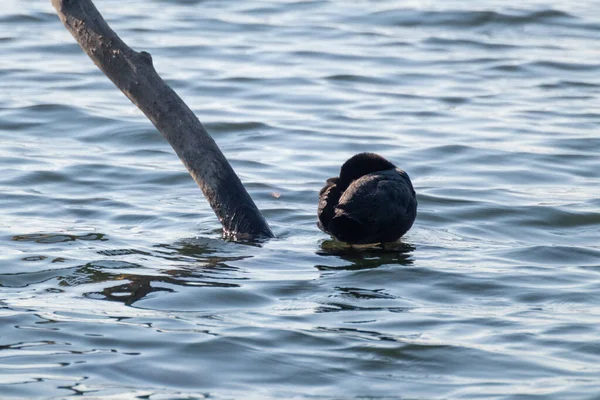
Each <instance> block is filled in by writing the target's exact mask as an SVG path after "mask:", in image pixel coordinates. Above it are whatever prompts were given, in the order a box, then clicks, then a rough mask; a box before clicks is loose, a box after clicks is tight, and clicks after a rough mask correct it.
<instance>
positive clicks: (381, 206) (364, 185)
mask: <svg viewBox="0 0 600 400" xmlns="http://www.w3.org/2000/svg"><path fill="white" fill-rule="evenodd" d="M415 215H416V198H415V194H414V189H413V187H412V184H411V183H410V180H409V179H408V176H407V175H406V174H404V175H402V174H400V173H399V172H398V171H396V170H388V171H381V172H377V173H373V174H369V175H365V176H363V177H361V178H360V179H357V180H356V181H354V182H353V183H352V184H351V185H350V186H349V187H348V189H346V191H345V192H344V193H343V195H342V196H341V198H340V200H339V204H338V205H337V207H336V209H335V215H334V219H335V220H339V221H337V222H338V223H337V225H340V226H339V228H341V230H342V231H344V230H351V231H353V232H346V233H342V234H344V235H346V234H347V235H350V236H352V237H354V236H356V237H358V236H360V237H363V238H364V239H362V242H363V243H372V242H370V240H373V238H386V237H393V236H398V237H399V236H400V235H401V234H403V233H404V232H406V231H407V230H408V229H409V228H410V226H411V225H412V222H413V221H414V218H415ZM406 226H407V227H406ZM397 232H401V233H400V234H397ZM340 239H341V238H340ZM349 239H350V240H349V241H351V238H349Z"/></svg>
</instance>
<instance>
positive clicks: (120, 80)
mask: <svg viewBox="0 0 600 400" xmlns="http://www.w3.org/2000/svg"><path fill="white" fill-rule="evenodd" d="M52 5H53V6H54V8H55V9H56V11H57V12H58V16H59V17H60V19H61V21H62V22H63V24H64V25H65V27H66V28H67V29H68V30H69V32H71V34H72V35H73V37H74V38H75V40H77V42H78V43H79V45H80V46H81V48H82V49H83V51H84V52H85V53H86V54H87V55H88V56H89V57H90V58H91V59H92V61H94V64H96V66H97V67H98V68H100V70H102V72H104V74H105V75H106V76H107V77H108V78H109V79H110V80H111V81H112V82H113V83H114V84H115V85H116V86H117V87H118V88H119V89H121V91H122V92H123V93H124V94H125V95H126V96H127V97H128V98H129V99H130V100H131V101H132V102H133V104H135V105H136V106H137V107H138V108H139V109H140V110H142V112H143V113H144V114H145V115H146V117H148V119H149V120H150V121H152V123H153V124H154V126H156V128H157V129H158V130H159V131H160V133H162V135H163V136H164V137H165V139H167V141H168V142H169V144H170V145H171V146H172V147H173V149H174V150H175V153H177V155H178V156H179V158H180V159H181V161H182V162H183V164H184V165H185V166H186V168H187V169H188V171H189V173H190V175H191V176H192V178H194V180H195V181H196V183H197V184H198V186H200V188H201V189H202V192H203V193H204V196H205V197H206V198H207V200H208V202H209V203H210V206H211V207H212V208H213V210H214V211H215V214H216V215H217V217H218V218H219V221H221V224H222V225H223V229H224V235H225V236H226V237H232V238H249V239H254V238H259V237H273V233H272V232H271V229H270V228H269V225H268V224H267V222H266V221H265V219H264V217H263V216H262V215H261V213H260V211H259V210H258V208H257V207H256V205H255V204H254V202H253V201H252V199H251V198H250V195H249V194H248V192H247V191H246V189H245V188H244V186H243V185H242V183H241V181H240V179H239V178H238V176H237V175H236V174H235V172H234V171H233V168H232V167H231V165H230V164H229V162H228V161H227V159H226V158H225V156H224V155H223V153H222V152H221V150H220V149H219V147H218V146H217V144H216V143H215V141H214V140H213V139H212V138H211V137H210V135H209V134H208V133H207V132H206V130H205V129H204V127H203V126H202V123H201V122H200V121H199V120H198V118H196V116H195V115H194V113H193V112H192V110H190V108H189V107H188V106H187V105H186V104H185V103H184V102H183V100H181V98H180V97H179V96H178V95H177V94H176V93H175V92H174V91H173V89H171V88H170V87H169V86H168V85H167V84H166V83H165V82H164V81H163V80H162V79H161V77H160V76H159V75H158V74H157V73H156V71H155V70H154V67H153V65H152V57H151V56H150V54H149V53H146V52H145V51H142V52H136V51H134V50H132V49H131V48H130V47H129V46H127V45H126V44H125V43H124V42H123V41H122V40H121V39H120V38H119V36H117V34H116V33H115V32H114V31H113V30H112V29H111V28H110V27H109V26H108V24H107V23H106V21H105V20H104V18H102V15H101V14H100V13H99V12H98V10H97V9H96V7H95V6H94V4H93V3H92V1H91V0H52Z"/></svg>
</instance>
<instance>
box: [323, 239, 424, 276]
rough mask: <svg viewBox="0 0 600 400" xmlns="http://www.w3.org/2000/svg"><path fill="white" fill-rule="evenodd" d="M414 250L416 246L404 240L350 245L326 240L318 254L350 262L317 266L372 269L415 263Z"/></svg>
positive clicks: (328, 268) (326, 268)
mask: <svg viewBox="0 0 600 400" xmlns="http://www.w3.org/2000/svg"><path fill="white" fill-rule="evenodd" d="M414 250H415V247H414V246H412V245H410V244H407V243H402V242H395V243H385V244H379V245H369V246H348V245H345V244H343V243H340V242H338V241H336V240H325V241H323V242H322V243H321V249H320V250H319V251H318V252H317V254H318V255H321V256H328V257H336V258H337V259H342V260H345V261H348V262H349V263H350V264H348V265H343V266H328V265H316V266H315V267H316V268H317V269H318V270H320V271H328V270H360V269H372V268H378V267H380V266H382V265H401V266H408V265H412V264H413V259H412V252H413V251H414Z"/></svg>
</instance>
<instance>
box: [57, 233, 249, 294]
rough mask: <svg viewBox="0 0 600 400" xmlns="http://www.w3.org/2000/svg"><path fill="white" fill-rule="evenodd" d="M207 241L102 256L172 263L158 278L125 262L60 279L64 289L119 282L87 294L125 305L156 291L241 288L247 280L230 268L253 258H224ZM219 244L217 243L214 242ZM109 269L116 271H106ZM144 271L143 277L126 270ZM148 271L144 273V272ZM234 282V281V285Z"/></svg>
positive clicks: (88, 267) (95, 264)
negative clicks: (186, 288) (66, 287)
mask: <svg viewBox="0 0 600 400" xmlns="http://www.w3.org/2000/svg"><path fill="white" fill-rule="evenodd" d="M212 242H213V240H206V239H202V240H200V239H186V240H182V241H179V242H176V243H174V244H170V245H166V244H162V245H157V246H155V247H156V250H153V251H152V252H141V251H137V250H122V249H119V250H106V251H100V252H99V253H100V254H102V255H105V256H123V255H126V254H138V257H140V256H145V258H146V259H149V258H150V257H158V258H161V259H163V260H167V261H169V262H172V263H173V268H172V269H163V270H159V272H158V273H157V274H156V275H149V274H148V273H150V271H151V270H148V269H147V268H144V267H143V266H141V265H139V264H132V263H129V262H126V261H112V260H104V261H92V262H89V263H87V264H85V265H82V266H80V267H77V268H76V270H75V271H74V272H73V273H71V274H69V275H68V276H66V277H62V278H61V279H60V283H59V284H60V285H61V286H75V285H82V284H87V283H101V282H111V281H114V282H118V284H117V285H115V286H110V287H105V288H103V289H102V290H100V291H96V292H88V293H86V294H85V296H86V297H88V298H94V299H99V300H109V301H117V302H122V303H124V304H126V305H133V304H134V303H136V302H138V301H140V300H142V299H144V298H146V297H147V296H148V295H150V294H151V293H154V292H169V293H173V292H176V291H177V290H176V288H177V287H192V286H202V287H213V288H235V287H239V286H240V285H239V284H237V283H235V281H237V280H244V279H246V278H244V277H241V276H240V274H239V273H238V271H239V270H238V268H235V267H232V266H230V265H228V263H230V262H232V261H239V260H243V259H246V258H249V257H251V256H228V257H225V256H221V255H219V250H218V247H217V246H218V243H217V246H215V243H212ZM214 242H218V241H216V240H215V241H214ZM108 268H110V269H111V270H114V271H115V272H114V273H113V272H110V270H107V269H108ZM137 268H140V269H141V273H140V274H136V273H131V272H126V273H119V271H123V270H132V269H137ZM144 272H145V273H144ZM232 281H233V282H232Z"/></svg>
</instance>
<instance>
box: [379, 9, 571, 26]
mask: <svg viewBox="0 0 600 400" xmlns="http://www.w3.org/2000/svg"><path fill="white" fill-rule="evenodd" d="M370 16H371V17H374V18H376V19H377V20H378V22H379V23H381V24H385V25H392V26H403V27H409V26H440V27H449V28H480V27H485V26H491V25H504V26H505V25H510V26H526V25H531V24H556V23H557V22H561V23H563V22H565V21H572V20H574V19H577V18H576V17H574V16H572V15H571V14H568V13H566V12H564V11H559V10H552V9H549V10H540V11H533V12H524V13H521V14H506V13H500V12H496V11H414V10H408V9H403V10H387V11H381V12H377V13H373V14H371V15H370Z"/></svg>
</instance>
